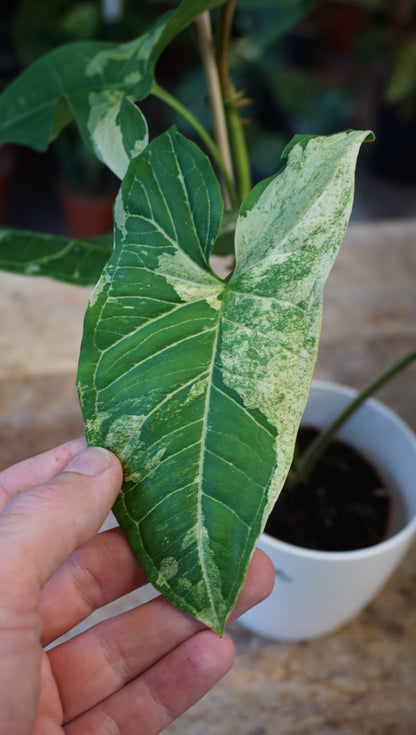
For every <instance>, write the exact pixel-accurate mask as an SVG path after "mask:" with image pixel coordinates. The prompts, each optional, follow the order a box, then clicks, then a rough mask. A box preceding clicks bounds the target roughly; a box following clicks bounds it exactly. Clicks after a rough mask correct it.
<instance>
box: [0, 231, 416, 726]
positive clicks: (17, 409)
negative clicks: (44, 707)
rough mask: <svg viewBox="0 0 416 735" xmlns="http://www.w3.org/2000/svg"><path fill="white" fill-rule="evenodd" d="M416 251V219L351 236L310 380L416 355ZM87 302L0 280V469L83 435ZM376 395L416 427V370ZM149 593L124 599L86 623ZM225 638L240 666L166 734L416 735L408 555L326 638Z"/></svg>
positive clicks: (415, 635)
mask: <svg viewBox="0 0 416 735" xmlns="http://www.w3.org/2000/svg"><path fill="white" fill-rule="evenodd" d="M415 241H416V220H408V221H405V220H404V221H390V222H377V223H376V224H355V225H351V226H350V228H349V230H348V233H347V236H346V238H345V242H344V245H343V248H342V250H341V254H340V256H339V259H338V260H337V263H336V265H335V267H334V269H333V272H332V273H331V276H330V278H329V281H328V285H327V288H326V291H325V305H324V317H323V330H322V339H321V346H320V351H319V357H318V363H317V367H316V373H315V375H316V377H320V378H328V379H331V380H336V381H337V382H341V383H347V384H350V385H353V386H357V387H358V386H359V385H361V384H363V382H364V381H366V380H367V379H369V378H370V377H371V376H372V375H374V373H375V372H377V371H379V370H381V369H382V368H384V367H385V366H386V365H387V364H389V363H390V362H391V361H392V360H394V359H396V358H397V357H399V356H400V355H401V354H402V353H404V352H405V351H406V350H408V349H410V348H413V349H414V348H415V346H416V285H415V284H416V247H415ZM87 297H88V291H87V290H86V289H78V288H75V287H70V286H64V285H62V284H58V283H52V282H49V281H46V280H43V279H39V280H36V279H24V278H20V277H18V276H12V275H9V274H2V273H0V313H1V315H2V327H3V328H2V330H1V334H0V467H3V466H6V465H8V464H10V463H12V462H13V461H16V460H17V459H21V458H23V457H26V456H28V455H29V454H33V453H34V452H37V451H42V450H43V449H46V448H49V447H51V446H52V445H54V444H57V443H59V442H61V441H65V440H66V439H70V438H73V437H74V436H77V435H79V434H80V433H81V432H82V419H81V414H80V411H79V408H78V404H77V398H76V392H75V388H74V383H75V373H76V362H77V357H78V350H79V342H80V338H81V331H82V315H83V312H84V308H85V304H86V300H87ZM378 397H379V398H380V399H382V400H383V401H384V402H385V403H387V404H388V405H389V406H391V407H392V408H393V409H395V410H396V411H397V412H398V413H399V415H401V416H402V417H403V418H404V419H405V420H406V421H407V422H408V423H409V425H411V426H412V427H413V429H416V365H413V366H411V367H409V368H408V369H407V370H406V371H405V373H403V374H402V375H401V376H399V377H397V378H396V379H395V380H394V381H393V382H392V383H391V384H390V385H389V386H388V387H386V388H384V389H383V390H382V391H381V392H380V393H379V395H378ZM415 492H416V486H415ZM149 595H151V591H149V590H148V589H146V590H145V591H144V592H136V593H134V595H130V596H128V597H126V598H123V600H121V601H119V602H118V603H116V604H113V605H111V606H108V607H107V608H106V609H105V610H103V611H98V612H97V613H96V614H95V616H94V618H93V621H95V620H99V619H101V618H103V617H104V616H106V615H108V614H114V613H117V612H120V611H121V610H124V609H127V607H129V606H131V605H132V604H136V603H138V602H140V601H142V600H143V599H148V597H149ZM91 622H92V621H91V620H89V621H87V623H86V624H84V627H85V625H88V624H90V623H91ZM230 632H231V635H232V637H233V638H234V641H235V644H236V651H237V656H236V663H235V666H234V667H233V669H232V670H231V672H230V673H229V674H228V675H227V676H226V677H225V678H224V679H223V681H222V682H221V683H220V684H219V685H217V687H215V689H214V690H213V691H212V692H210V693H209V694H208V695H207V696H206V697H205V698H204V699H203V700H202V701H201V702H199V703H198V704H197V705H195V706H194V707H193V708H192V709H191V710H190V711H189V712H188V713H186V714H185V715H183V716H182V717H181V718H180V719H179V721H177V722H176V723H174V724H173V725H171V726H170V727H169V728H168V729H167V730H166V732H168V733H170V735H179V733H180V734H181V735H229V734H230V733H232V732H234V730H236V731H238V733H239V735H316V734H317V733H319V735H332V734H334V735H335V733H336V734H337V735H413V734H414V733H415V732H416V702H415V692H416V548H415V547H413V548H412V549H411V550H410V552H409V553H408V555H407V557H406V559H405V561H404V562H403V563H402V565H401V566H400V568H399V570H398V571H397V572H396V574H395V575H394V577H393V578H392V579H391V581H390V582H389V583H388V585H387V586H386V587H385V589H384V590H383V591H382V592H381V593H380V594H379V595H378V597H377V598H376V600H374V601H373V603H372V604H371V605H370V606H369V607H368V608H367V609H366V610H365V611H364V612H363V613H361V615H359V616H358V617H357V618H356V619H355V620H354V621H352V622H351V623H350V624H349V625H347V626H345V627H344V628H342V629H341V630H340V631H338V632H336V633H334V634H332V635H330V636H327V637H325V638H323V639H320V640H315V641H309V642H307V643H305V642H300V643H279V642H273V641H269V640H266V639H262V638H260V637H258V636H255V635H253V634H251V633H248V632H247V631H245V630H244V629H243V628H242V627H241V626H239V625H238V623H235V624H233V625H232V626H231V628H230Z"/></svg>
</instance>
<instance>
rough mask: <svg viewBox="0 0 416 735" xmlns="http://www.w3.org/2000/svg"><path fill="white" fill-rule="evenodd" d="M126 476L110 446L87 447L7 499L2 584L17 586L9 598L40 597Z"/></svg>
mask: <svg viewBox="0 0 416 735" xmlns="http://www.w3.org/2000/svg"><path fill="white" fill-rule="evenodd" d="M121 480H122V470H121V465H120V463H119V461H118V460H117V458H116V457H115V456H114V455H113V454H112V453H111V452H108V451H106V450H104V449H99V448H94V449H87V450H85V451H84V452H81V454H78V455H77V456H76V457H75V459H73V460H72V461H71V462H70V463H69V464H68V465H67V467H66V468H65V470H64V471H63V472H62V473H61V474H60V475H57V476H56V477H55V478H53V479H52V480H48V481H47V482H46V483H43V484H42V485H38V486H36V487H34V488H30V489H29V490H25V491H24V492H22V493H20V495H17V496H15V497H14V498H13V499H12V500H11V501H10V502H9V503H8V504H7V506H6V508H5V509H4V511H3V512H2V513H1V515H0V558H3V559H4V558H7V560H8V564H7V565H3V566H2V567H1V568H0V589H8V585H9V586H11V587H12V590H13V592H11V593H10V595H9V597H8V600H9V602H10V601H12V600H13V599H14V600H15V601H16V602H17V604H18V605H21V599H25V598H26V599H27V598H28V597H29V596H30V595H32V599H37V597H38V594H39V592H40V589H41V588H42V587H43V585H44V584H45V582H46V581H47V580H48V579H49V578H50V577H51V576H52V574H53V572H54V571H55V570H56V569H57V568H58V567H59V565H60V564H62V563H63V562H64V561H65V559H67V558H68V556H69V555H70V554H71V553H72V551H73V550H74V549H76V548H77V547H78V546H81V545H82V544H84V543H86V542H87V541H89V540H90V538H91V537H92V536H93V535H94V534H95V533H96V532H97V530H98V529H99V528H100V526H101V524H102V523H103V521H104V519H105V517H106V516H107V514H108V512H109V510H110V508H111V506H112V504H113V502H114V500H115V497H116V495H117V492H118V490H119V488H120V485H121ZM15 580H17V583H16V581H15Z"/></svg>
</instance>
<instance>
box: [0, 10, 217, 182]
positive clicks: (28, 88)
mask: <svg viewBox="0 0 416 735" xmlns="http://www.w3.org/2000/svg"><path fill="white" fill-rule="evenodd" d="M223 2H224V0H182V2H181V3H180V4H179V6H178V7H177V8H176V10H173V11H168V12H167V13H165V14H164V15H162V16H161V17H160V18H159V19H158V21H157V22H156V23H154V25H153V26H152V27H151V28H149V30H148V31H146V32H145V33H144V34H143V35H142V36H140V37H138V38H136V39H134V40H133V41H130V42H128V43H122V44H116V43H110V42H105V41H79V42H73V43H69V44H65V45H63V46H60V47H58V48H56V49H54V50H53V51H50V52H49V53H48V54H46V55H45V56H43V57H42V58H40V59H38V60H37V61H36V62H35V63H34V64H32V65H31V66H30V67H29V68H27V69H26V70H25V71H24V72H23V73H22V74H21V75H20V76H19V77H17V78H16V79H15V80H13V81H12V82H11V84H9V85H8V86H7V87H6V89H5V90H3V92H2V94H1V95H0V145H1V144H2V143H5V142H8V141H10V142H12V141H13V142H16V143H20V144H22V145H27V146H30V147H32V148H34V149H35V150H38V151H45V150H46V148H47V147H48V144H49V142H50V140H51V139H52V138H54V137H55V136H56V135H57V134H58V133H59V132H60V131H61V130H62V128H63V127H64V126H65V125H66V124H67V123H68V122H69V121H70V119H71V117H72V116H73V117H74V118H75V120H76V123H77V125H78V127H79V130H80V133H81V136H82V138H83V140H84V143H85V144H86V145H87V147H88V148H90V150H91V151H92V152H93V153H95V155H97V157H98V158H99V160H101V161H102V162H103V163H105V164H106V165H108V166H109V168H110V169H111V170H112V171H113V172H114V173H115V174H116V175H117V176H119V177H120V178H123V176H124V173H125V172H126V170H127V165H128V162H129V161H130V160H131V158H133V157H134V156H135V155H138V154H139V153H141V151H142V150H143V149H144V148H145V147H146V145H147V143H148V133H147V125H146V122H145V120H144V117H143V115H142V113H141V112H140V110H139V109H138V108H137V106H136V105H135V104H134V102H135V101H138V100H142V99H144V98H145V97H147V96H148V95H149V94H150V91H151V86H152V83H153V79H154V68H155V64H156V62H157V60H158V58H159V56H160V55H161V53H162V52H163V51H164V49H165V48H166V46H167V45H168V43H169V42H170V41H171V40H172V39H173V38H174V37H175V36H176V35H177V34H179V33H180V32H181V31H182V30H183V29H184V28H186V26H187V25H189V23H191V22H192V21H193V20H194V19H195V17H196V16H197V15H199V14H200V13H201V12H203V11H204V10H208V9H211V8H214V7H217V6H218V5H221V4H222V3H223Z"/></svg>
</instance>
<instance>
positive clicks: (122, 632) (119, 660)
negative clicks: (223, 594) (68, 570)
mask: <svg viewBox="0 0 416 735" xmlns="http://www.w3.org/2000/svg"><path fill="white" fill-rule="evenodd" d="M273 581H274V569H273V566H272V564H271V562H270V560H269V559H268V557H267V556H266V555H265V554H264V553H263V552H261V551H259V550H256V552H255V554H254V556H253V559H252V561H251V564H250V567H249V571H248V574H247V579H246V582H245V585H244V588H243V591H242V593H241V595H240V598H239V601H238V603H237V605H236V607H235V609H234V611H233V614H232V616H231V618H230V621H231V620H233V619H235V617H237V616H238V615H241V614H242V613H243V612H244V611H245V610H247V609H248V608H249V607H251V606H252V605H254V604H256V603H257V602H260V600H262V599H263V598H264V597H265V596H267V594H269V592H270V591H271V588H272V586H273ZM203 628H204V626H203V624H202V623H199V622H198V621H197V620H195V619H194V618H192V617H190V616H189V615H187V614H186V613H184V612H183V611H181V610H179V608H177V607H174V606H173V605H172V604H171V603H169V602H168V601H167V600H166V599H164V598H162V597H158V598H156V599H154V600H152V601H151V602H148V603H146V604H145V605H141V606H140V607H138V608H135V609H133V610H129V611H128V612H126V613H124V614H123V615H119V616H118V617H116V618H112V619H111V620H106V621H105V622H103V623H100V624H99V625H96V626H95V627H93V628H90V629H89V630H87V631H86V632H85V633H83V634H81V635H79V636H77V637H76V638H73V639H71V640H70V641H68V642H66V643H63V644H61V645H60V646H57V647H56V648H54V649H52V650H51V651H49V660H50V665H51V667H52V670H53V673H54V676H55V679H56V681H57V685H58V687H59V691H60V693H61V697H62V703H63V707H64V712H65V718H66V719H67V720H70V719H73V718H74V717H76V716H77V715H79V714H80V713H82V712H83V711H85V710H87V709H89V708H91V707H93V706H94V705H96V704H97V703H98V702H100V701H101V700H102V699H104V698H106V697H108V696H110V695H111V694H113V693H114V692H116V691H117V690H119V689H121V688H122V687H123V686H124V685H125V684H126V683H127V682H129V681H131V680H133V679H134V678H136V677H137V676H139V675H140V674H141V673H143V672H144V671H146V670H147V669H148V668H149V667H151V666H152V665H153V664H154V663H155V662H156V661H158V660H159V659H161V658H162V657H163V656H164V655H165V654H166V653H167V652H168V651H172V650H173V649H175V648H176V647H177V646H179V645H181V644H182V643H183V642H184V641H185V640H187V639H188V638H190V637H191V636H193V635H194V634H195V633H196V632H199V631H201V630H202V629H203Z"/></svg>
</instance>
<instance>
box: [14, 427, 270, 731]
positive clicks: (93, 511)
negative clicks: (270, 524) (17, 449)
mask: <svg viewBox="0 0 416 735" xmlns="http://www.w3.org/2000/svg"><path fill="white" fill-rule="evenodd" d="M121 479H122V472H121V467H120V464H119V462H118V460H117V458H116V457H115V456H114V455H113V454H111V453H110V452H107V451H105V450H102V449H88V450H86V449H85V441H84V440H81V439H80V440H75V441H73V442H70V443H68V444H64V445H62V446H60V447H57V448H56V449H53V450H51V451H49V452H45V453H44V454H41V455H38V456H37V457H33V458H32V459H28V460H25V461H23V462H20V463H19V464H17V465H15V466H14V467H11V468H9V469H7V470H4V471H3V472H2V473H0V559H1V563H0V712H1V714H0V721H1V727H0V731H1V734H2V735H58V734H59V733H66V735H113V734H115V733H117V735H133V734H134V735H137V733H140V734H141V735H155V734H156V733H159V732H161V731H162V730H163V729H164V728H165V727H167V725H168V724H169V723H170V722H171V721H172V720H174V719H175V718H176V717H178V716H179V715H180V714H182V713H183V712H184V711H185V710H186V709H188V708H189V707H190V706H191V705H192V704H193V703H194V702H196V701H197V700H198V699H200V698H201V697H202V696H203V695H204V694H205V693H206V692H207V691H208V690H209V689H210V688H211V687H212V686H213V685H214V684H215V683H216V682H217V681H218V680H219V679H220V678H221V677H222V676H223V675H224V674H225V673H226V672H227V671H228V669H229V668H230V667H231V665H232V663H233V655H234V649H233V644H232V641H231V639H230V638H229V636H227V635H224V636H223V637H222V638H219V637H218V636H217V635H216V634H215V633H213V632H212V631H210V630H208V629H206V628H204V626H203V625H202V624H201V623H199V622H197V621H196V620H194V619H193V618H191V617H190V616H188V615H186V614H185V613H184V612H183V611H181V610H179V609H178V608H176V607H174V606H173V605H172V604H171V603H169V602H168V601H167V600H165V599H164V598H162V597H157V598H155V599H154V600H151V601H150V602H148V603H146V604H144V605H141V606H139V607H138V608H135V609H133V610H129V611H128V612H125V613H123V614H121V615H118V616H117V617H115V618H113V619H110V620H105V621H103V622H101V623H99V624H98V625H95V626H94V627H92V628H90V629H88V630H86V631H85V632H83V633H81V634H80V635H78V636H76V637H74V638H72V639H71V640H69V641H66V642H64V643H61V644H60V645H57V646H56V647H55V648H52V649H50V650H49V651H47V652H46V651H44V650H43V647H44V646H47V645H48V644H49V643H51V642H53V641H55V640H56V639H57V638H58V637H59V636H61V635H62V634H63V633H65V632H67V631H68V630H69V629H70V628H72V627H73V626H74V625H76V624H77V623H79V622H81V621H82V620H84V619H85V618H86V617H87V616H88V615H89V614H90V613H91V612H92V611H93V610H95V609H97V608H99V607H101V606H102V605H105V604H107V603H108V602H110V601H112V600H115V599H117V598H118V597H120V596H122V595H124V594H126V593H127V592H129V591H131V590H133V589H136V588H137V587H139V586H140V585H143V584H145V583H146V579H145V577H144V574H143V572H142V570H141V569H140V567H139V565H138V563H137V561H136V560H135V559H134V557H133V554H132V552H131V550H130V548H129V546H128V543H127V541H126V538H125V536H124V534H123V533H122V531H121V530H120V529H118V528H117V529H111V530H110V531H106V532H103V533H100V534H98V535H97V531H98V530H99V528H100V527H101V525H102V523H103V521H104V520H105V518H106V516H107V514H108V512H109V510H110V508H111V506H112V504H113V502H114V499H115V497H116V495H117V492H118V490H119V488H120V485H121ZM273 580H274V572H273V568H272V566H271V562H270V561H269V560H268V558H267V557H266V556H265V555H264V554H263V553H262V552H260V551H256V553H255V554H254V556H253V559H252V562H251V565H250V569H249V572H248V575H247V579H246V583H245V586H244V589H243V592H242V594H241V596H240V599H239V601H238V603H237V605H236V608H235V610H234V612H233V615H232V619H234V618H235V617H237V616H238V615H240V614H241V613H242V612H244V611H245V610H246V609H248V608H249V607H251V606H252V605H254V604H256V603H257V602H259V601H260V600H261V599H263V598H264V597H265V596H267V594H269V592H270V590H271V587H272V585H273Z"/></svg>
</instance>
